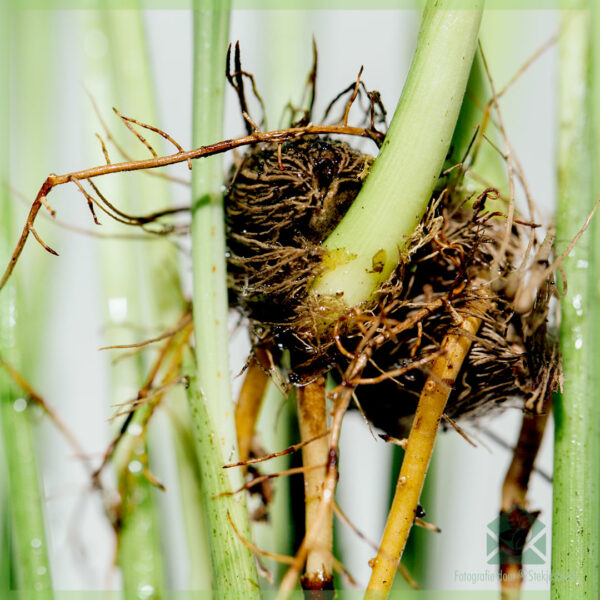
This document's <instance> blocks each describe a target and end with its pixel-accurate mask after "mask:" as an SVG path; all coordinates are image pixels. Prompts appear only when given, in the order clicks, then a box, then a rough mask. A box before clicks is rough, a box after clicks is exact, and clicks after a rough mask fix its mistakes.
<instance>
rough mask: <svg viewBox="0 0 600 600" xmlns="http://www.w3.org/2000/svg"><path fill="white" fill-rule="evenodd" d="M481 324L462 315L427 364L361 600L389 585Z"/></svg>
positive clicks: (476, 304)
mask: <svg viewBox="0 0 600 600" xmlns="http://www.w3.org/2000/svg"><path fill="white" fill-rule="evenodd" d="M468 309H469V312H470V313H471V314H472V313H473V312H475V313H476V314H482V315H483V313H484V312H485V303H484V301H483V300H475V301H473V302H471V303H470V305H469V307H468ZM480 325H481V318H480V317H476V316H468V317H466V318H464V319H463V321H462V323H461V324H460V326H459V329H462V330H463V331H464V332H465V333H466V335H461V334H460V333H454V334H448V335H446V336H445V337H444V340H443V342H442V349H443V350H444V354H443V355H442V356H440V357H438V358H437V359H436V360H435V362H434V363H433V367H432V369H431V374H430V375H429V377H428V378H427V381H426V382H425V385H424V387H423V391H422V392H421V397H420V399H419V404H418V406H417V411H416V413H415V418H414V421H413V425H412V428H411V431H410V435H409V437H408V443H407V446H406V453H405V455H404V460H403V462H402V468H401V470H400V476H399V477H398V484H397V486H396V493H395V495H394V500H393V501H392V507H391V509H390V513H389V515H388V520H387V523H386V526H385V531H384V533H383V539H382V541H381V545H380V547H379V551H378V552H377V556H376V557H375V559H374V560H373V562H372V567H373V571H372V573H371V579H370V581H369V585H368V587H367V592H366V594H365V599H366V600H375V599H378V600H379V599H383V598H386V597H387V594H388V592H389V590H390V588H391V586H392V582H393V579H394V575H395V573H396V569H397V566H398V563H399V562H400V559H401V557H402V552H403V551H404V547H405V545H406V541H407V539H408V534H409V532H410V529H411V527H412V525H413V523H414V520H415V517H416V512H417V506H418V504H419V498H420V496H421V491H422V489H423V482H424V481H425V475H426V473H427V468H428V466H429V461H430V459H431V454H432V452H433V446H434V444H435V437H436V434H437V430H438V426H439V423H440V419H441V418H442V415H443V413H444V409H445V407H446V403H447V401H448V396H449V395H450V392H451V391H452V388H453V385H454V382H455V381H456V377H457V375H458V373H459V371H460V368H461V366H462V364H463V361H464V360H465V358H466V356H467V354H468V352H469V349H470V347H471V343H472V339H473V337H472V336H473V335H475V334H476V333H477V331H478V329H479V327H480Z"/></svg>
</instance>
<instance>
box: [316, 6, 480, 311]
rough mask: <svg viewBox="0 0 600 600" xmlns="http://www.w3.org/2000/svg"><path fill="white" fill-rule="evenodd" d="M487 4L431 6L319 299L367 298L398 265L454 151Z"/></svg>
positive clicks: (339, 233)
mask: <svg viewBox="0 0 600 600" xmlns="http://www.w3.org/2000/svg"><path fill="white" fill-rule="evenodd" d="M482 4H483V3H482V2H478V1H476V2H473V8H469V9H463V10H452V9H451V8H450V6H451V5H452V2H451V1H449V0H429V2H428V3H427V7H426V9H425V14H424V17H423V23H422V26H421V31H420V33H419V39H418V42H417V50H416V52H415V56H414V58H413V62H412V65H411V68H410V72H409V75H408V79H407V81H406V84H405V86H404V90H403V92H402V97H401V99H400V102H399V104H398V107H397V109H396V113H395V114H394V118H393V120H392V123H391V125H390V129H389V131H388V134H387V136H386V139H385V141H384V143H383V147H382V149H381V152H380V154H379V156H378V157H377V160H376V161H375V163H374V165H373V168H372V170H371V173H370V174H369V176H368V177H367V179H366V182H365V184H364V186H363V188H362V190H361V192H360V194H359V195H358V197H357V198H356V200H355V201H354V203H353V204H352V207H351V208H350V210H349V211H348V213H347V214H346V216H345V217H344V218H343V219H342V221H341V223H340V224H339V225H338V227H337V228H336V229H335V230H334V231H333V233H332V234H331V235H330V236H329V238H328V239H327V240H326V241H325V243H324V246H325V248H326V249H327V250H328V251H329V253H330V255H329V260H327V261H326V271H325V273H324V274H323V275H322V276H321V277H319V278H318V279H317V281H316V283H315V286H314V289H313V291H314V292H315V293H317V294H323V295H330V296H335V297H337V298H340V299H341V300H342V302H343V303H344V304H345V305H346V306H349V307H350V306H354V305H356V304H358V303H360V302H364V301H367V300H369V299H370V298H371V297H372V295H373V293H374V292H375V291H376V290H377V288H378V286H379V285H380V284H381V283H382V282H383V281H384V280H385V279H386V278H387V277H388V276H389V275H390V273H391V272H392V271H393V269H394V268H395V267H396V265H397V264H398V262H399V260H400V256H401V253H402V251H403V250H404V249H405V248H406V244H407V242H408V241H409V240H410V238H411V236H412V234H413V233H414V231H415V228H416V226H417V225H418V223H419V221H420V220H421V217H422V216H423V214H424V212H425V210H426V208H427V205H428V203H429V199H430V197H431V194H432V192H433V189H434V186H435V184H436V182H437V180H438V177H439V175H440V171H441V169H442V166H443V164H444V160H445V158H446V155H447V153H448V149H449V146H450V141H451V139H452V134H453V132H454V128H455V125H456V121H457V118H458V114H459V111H460V107H461V104H462V100H463V95H464V92H465V88H466V85H467V80H468V78H469V73H470V71H471V65H472V62H473V56H474V54H475V49H476V47H477V34H478V31H479V24H480V21H481V15H482Z"/></svg>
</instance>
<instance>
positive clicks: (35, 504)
mask: <svg viewBox="0 0 600 600" xmlns="http://www.w3.org/2000/svg"><path fill="white" fill-rule="evenodd" d="M9 22H10V18H9V11H8V8H7V7H6V6H5V5H4V4H3V5H2V7H1V8H0V81H2V83H3V85H2V86H1V88H0V258H1V260H2V261H4V260H6V258H7V257H8V256H9V255H10V251H11V250H10V246H11V244H12V242H13V230H12V225H13V219H12V210H11V202H10V197H9V191H8V184H9V173H8V165H9V146H8V145H9V140H10V129H9V119H8V114H9V113H8V89H9V88H8V85H6V83H7V82H8V81H9V62H8V61H9V56H10V52H9V48H10V44H9V42H10V28H9ZM20 301H21V298H20V294H19V290H18V288H17V282H16V281H14V280H13V281H12V282H10V283H9V284H8V285H7V289H5V290H3V291H2V294H0V354H2V356H3V358H4V359H5V360H6V361H9V362H12V363H14V364H16V363H17V362H18V361H19V360H20V356H21V355H20V352H19V348H18V340H19V332H18V328H19V327H20V322H21V321H20V317H21V314H20V312H19V309H20V308H21V302H20ZM0 423H1V428H0V439H1V440H2V442H3V446H4V452H3V454H4V458H5V462H6V475H7V478H6V481H5V484H7V489H6V498H7V500H8V510H9V514H10V528H11V530H12V531H11V534H12V535H10V536H8V535H5V536H3V538H4V539H7V538H9V537H10V539H11V542H12V547H11V548H10V550H6V549H5V550H3V551H2V554H4V552H5V551H6V552H7V553H10V556H11V559H12V560H11V562H12V566H11V571H12V573H14V575H15V578H16V585H17V587H18V588H19V589H21V590H26V591H27V592H37V593H39V594H40V595H41V597H43V598H51V597H52V582H51V578H50V564H49V561H48V551H47V543H46V533H45V527H44V514H43V508H42V494H41V490H40V482H39V477H38V470H37V461H36V455H35V446H34V443H33V435H32V427H33V423H32V421H31V411H30V409H29V404H28V403H26V402H25V400H24V399H23V398H22V396H21V394H20V393H19V390H18V389H16V387H15V385H14V384H13V382H12V381H10V379H9V378H8V375H7V373H6V372H5V371H4V370H0ZM2 472H4V468H2ZM3 487H4V486H3ZM0 518H3V517H0ZM4 539H3V540H2V541H4ZM5 583H6V584H8V585H5ZM0 585H1V586H2V588H6V587H8V586H9V585H10V583H9V582H1V583H0ZM27 592H24V593H27Z"/></svg>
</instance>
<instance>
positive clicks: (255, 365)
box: [235, 348, 269, 464]
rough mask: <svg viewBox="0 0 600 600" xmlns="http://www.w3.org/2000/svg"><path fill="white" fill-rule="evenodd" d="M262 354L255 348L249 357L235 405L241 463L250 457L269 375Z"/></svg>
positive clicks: (264, 357)
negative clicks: (253, 353)
mask: <svg viewBox="0 0 600 600" xmlns="http://www.w3.org/2000/svg"><path fill="white" fill-rule="evenodd" d="M263 355H264V351H263V350H261V349H259V348H257V349H256V350H255V356H252V357H251V359H250V364H249V365H248V369H247V370H246V376H245V377H244V382H243V383H242V388H241V389H240V394H239V396H238V401H237V404H236V405H235V430H236V432H237V439H238V448H239V456H240V463H242V464H245V463H246V461H247V460H248V459H249V458H250V449H251V447H252V439H253V438H254V430H255V428H256V421H257V420H258V415H259V413H260V407H261V406H262V400H263V396H264V395H265V389H266V387H267V383H268V381H269V376H268V375H267V373H266V372H265V369H264V367H263V364H265V362H266V356H263Z"/></svg>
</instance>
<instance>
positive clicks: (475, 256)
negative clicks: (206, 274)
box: [226, 137, 560, 437]
mask: <svg viewBox="0 0 600 600" xmlns="http://www.w3.org/2000/svg"><path fill="white" fill-rule="evenodd" d="M371 164H372V158H371V157H369V156H366V155H362V154H361V153H359V152H357V151H355V150H353V149H351V148H350V147H349V146H348V145H347V144H345V143H342V142H338V141H333V140H330V139H318V138H316V137H309V138H305V139H299V140H294V141H290V142H287V143H284V144H282V145H281V146H278V145H276V144H265V145H262V146H258V147H255V148H253V149H252V150H251V151H250V152H248V153H247V154H246V155H245V156H244V157H243V158H242V159H241V160H240V161H239V164H238V165H237V166H236V167H235V168H234V169H233V172H232V175H231V177H230V181H229V186H228V190H227V194H226V215H227V234H228V252H229V254H228V272H229V289H230V299H231V303H232V305H234V306H236V307H237V308H238V310H240V311H241V312H242V313H243V314H244V315H245V316H246V317H247V318H248V320H249V322H250V330H251V337H252V342H253V344H254V346H255V347H258V346H262V347H266V348H269V349H270V351H271V353H272V355H273V356H274V357H275V359H276V360H277V356H278V352H281V351H282V350H287V351H289V353H290V357H291V369H290V372H289V373H288V374H287V377H288V380H289V382H290V383H296V384H303V383H306V382H308V381H310V380H312V379H314V378H316V377H317V376H319V375H321V374H322V373H324V372H326V371H331V372H332V374H333V376H334V378H336V379H337V380H338V382H340V383H342V382H344V383H346V384H350V385H353V386H355V388H356V389H355V392H356V400H357V403H358V404H359V405H360V406H361V408H362V410H363V411H364V413H365V414H366V416H367V417H368V418H369V419H370V420H371V421H372V422H373V423H374V424H375V425H376V426H378V427H380V428H382V429H384V430H385V431H386V432H387V433H389V434H391V435H394V436H398V437H400V436H402V435H404V434H405V433H406V431H407V429H408V428H409V427H410V424H411V421H412V416H413V415H414V411H415V409H416V405H417V402H418V398H419V394H420V391H421V390H422V388H423V384H424V382H425V379H426V378H427V376H428V366H430V363H431V361H432V360H433V358H435V356H437V355H439V352H440V344H441V342H442V339H443V338H444V336H445V335H446V334H448V333H451V332H452V330H453V328H454V327H456V325H457V324H458V323H460V321H461V319H462V318H464V317H465V316H467V315H468V314H469V309H468V306H473V300H474V299H476V298H480V299H481V300H482V301H483V302H484V303H485V306H486V307H487V308H486V310H485V314H484V315H478V316H483V324H482V327H481V328H480V330H479V332H478V334H477V336H476V337H474V340H473V345H472V347H471V350H470V352H469V355H468V357H467V360H466V362H465V364H464V365H463V368H462V370H461V374H460V376H459V378H458V379H457V381H456V384H455V386H454V389H453V391H452V394H451V396H450V399H449V402H448V405H447V408H446V414H447V416H448V417H450V419H457V418H460V417H463V418H464V417H475V416H478V415H481V414H483V413H485V412H487V411H489V410H490V409H492V408H494V407H497V406H499V405H501V404H503V403H505V402H506V401H507V400H515V403H519V404H520V405H522V406H524V407H525V408H527V409H528V410H531V411H536V412H539V411H541V409H542V406H543V404H544V402H545V400H546V399H547V397H548V395H549V394H551V393H552V391H554V390H555V389H556V387H557V385H558V381H559V377H560V367H559V357H558V351H557V346H556V342H555V340H554V339H553V337H552V336H551V334H550V332H549V328H548V310H549V303H550V298H551V296H552V294H553V293H554V285H553V282H552V274H551V272H550V274H548V275H547V276H544V277H543V278H542V279H541V280H540V279H539V278H538V280H535V281H534V282H533V283H532V284H531V285H530V286H529V289H527V288H526V287H525V286H524V284H526V283H528V282H530V280H534V279H535V278H534V277H530V276H529V274H530V272H531V268H537V269H538V270H539V269H540V268H542V270H544V267H547V261H548V260H549V252H546V253H545V254H544V247H545V246H547V245H548V244H544V243H541V242H540V240H539V239H538V238H537V236H536V235H535V227H536V226H535V225H534V224H533V223H527V222H525V221H523V220H522V219H521V218H520V217H518V218H515V219H514V220H513V222H512V224H511V225H510V227H508V226H507V216H506V215H505V214H504V213H503V212H502V211H493V210H491V209H489V208H488V207H487V205H488V204H492V203H493V205H494V206H498V193H497V191H496V190H494V189H491V188H490V189H488V190H485V191H484V192H483V193H481V194H480V196H479V197H478V198H476V199H468V200H466V201H465V200H464V194H461V193H459V192H458V191H457V190H458V185H457V182H456V180H454V181H453V182H449V183H447V184H446V185H445V187H444V188H443V189H442V190H441V191H437V192H436V193H435V194H434V197H433V198H432V201H431V203H430V207H429V210H428V212H427V214H426V215H425V217H424V218H423V220H422V222H421V224H420V226H419V228H418V230H417V231H416V233H415V234H414V236H413V239H412V240H411V242H410V243H409V245H408V249H407V251H406V252H405V253H404V258H403V261H402V262H401V264H400V265H399V266H398V268H397V269H396V271H395V273H394V274H393V276H392V277H391V278H390V279H389V280H388V281H387V282H386V283H385V284H383V285H382V287H381V288H380V290H379V293H378V295H377V297H376V299H375V300H374V301H373V302H372V303H371V304H370V305H365V306H361V307H358V308H355V309H353V310H351V311H350V312H347V313H346V314H345V315H344V316H343V317H342V318H341V319H340V320H339V321H338V322H337V323H336V324H335V325H329V326H328V327H324V326H323V319H322V318H318V316H317V312H318V313H319V315H322V314H323V312H324V310H326V309H327V307H323V306H315V299H314V297H312V296H311V295H310V294H309V289H310V286H311V284H312V282H313V280H314V278H315V276H316V275H318V274H319V272H320V271H321V268H322V267H321V265H322V261H323V257H324V255H325V250H324V249H323V248H322V247H321V245H320V244H321V242H322V241H323V240H324V239H325V238H326V237H327V235H328V234H329V233H330V232H331V231H332V230H333V229H334V228H335V226H336V225H337V224H338V223H339V221H340V220H341V218H342V217H343V215H344V213H345V212H346V210H347V209H348V207H349V206H350V204H351V203H352V201H353V199H354V198H355V196H356V195H357V194H358V192H359V191H360V187H361V185H362V182H363V180H364V179H365V177H366V175H367V173H368V170H369V167H370V165H371ZM531 264H533V267H531ZM540 265H541V267H540ZM534 284H535V285H534ZM367 332H369V335H370V336H371V337H372V338H373V339H377V340H378V341H377V343H376V344H374V345H372V346H371V349H370V352H369V356H368V358H369V360H368V361H367V364H366V367H365V368H364V371H363V372H362V374H361V377H360V380H359V381H347V380H345V378H346V377H347V367H348V365H349V364H350V362H351V361H352V360H353V359H355V358H356V353H357V352H358V351H359V350H358V349H359V348H360V347H364V338H365V335H366V333H367ZM361 341H363V344H362V346H361Z"/></svg>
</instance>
